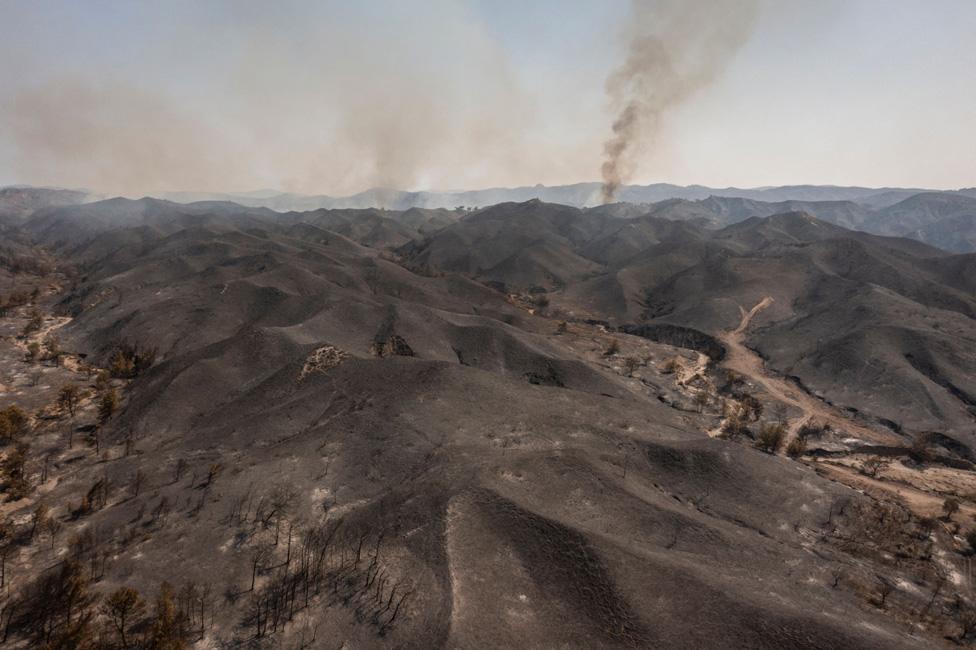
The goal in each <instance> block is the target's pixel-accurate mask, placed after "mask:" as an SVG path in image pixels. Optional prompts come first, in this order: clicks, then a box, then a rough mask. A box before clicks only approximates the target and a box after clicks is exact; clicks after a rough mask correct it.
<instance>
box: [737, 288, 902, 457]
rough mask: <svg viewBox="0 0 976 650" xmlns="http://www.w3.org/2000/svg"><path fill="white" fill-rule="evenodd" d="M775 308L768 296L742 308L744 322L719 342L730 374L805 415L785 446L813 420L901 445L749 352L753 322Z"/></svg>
mask: <svg viewBox="0 0 976 650" xmlns="http://www.w3.org/2000/svg"><path fill="white" fill-rule="evenodd" d="M771 304H773V298H772V296H766V297H765V298H763V299H762V300H760V301H759V302H758V303H756V305H755V306H754V307H753V308H752V309H750V310H749V311H746V310H745V309H743V308H742V307H739V310H740V311H741V312H742V320H741V321H740V322H739V326H738V327H736V328H735V329H734V330H727V331H725V332H722V333H721V334H719V336H718V338H719V340H720V341H722V343H723V344H725V348H726V351H727V354H726V357H725V360H724V362H723V365H724V366H725V367H726V368H729V369H730V370H734V371H735V372H737V373H739V374H741V375H744V376H746V377H748V378H749V379H751V380H753V381H754V382H755V383H757V384H759V385H760V386H762V387H763V389H764V390H765V391H766V392H767V393H769V395H770V396H771V397H773V398H774V399H776V400H779V401H780V402H783V403H784V404H787V405H789V406H792V407H793V408H795V409H797V410H799V411H801V413H802V415H800V416H799V417H797V418H794V419H792V420H791V421H790V422H789V426H788V433H787V437H786V441H785V442H784V445H788V444H789V443H790V441H791V440H792V439H793V438H794V437H795V436H796V434H797V433H798V432H799V430H800V428H801V427H802V426H803V425H804V424H806V423H807V422H810V421H812V420H816V421H817V422H818V423H819V424H821V425H823V424H829V425H830V426H831V427H832V428H834V429H836V430H839V431H844V432H846V433H848V434H849V435H852V436H857V437H859V438H863V439H865V440H871V441H874V442H878V443H884V444H901V443H900V441H899V440H897V439H896V438H894V437H893V436H891V435H887V434H884V433H881V432H878V431H875V430H874V429H870V428H868V427H865V426H862V425H860V424H857V423H856V422H853V421H852V420H850V419H849V418H847V417H845V416H844V415H843V414H841V413H840V412H838V411H837V410H835V409H833V408H832V407H830V406H829V405H827V404H825V403H823V402H821V401H820V400H818V399H817V398H815V397H813V396H812V395H810V394H808V393H805V392H803V391H802V390H801V389H800V388H798V387H797V386H795V385H793V384H792V383H790V382H789V381H788V380H786V379H784V378H782V377H777V376H775V375H772V374H770V373H769V372H768V371H767V370H766V364H765V362H764V361H763V360H762V357H760V356H759V355H758V354H756V353H755V352H753V351H752V350H751V349H749V348H748V347H747V346H746V345H745V343H744V340H745V335H746V330H748V328H749V325H750V323H751V322H752V319H753V318H755V316H756V315H757V314H759V313H760V312H761V311H762V310H764V309H766V308H767V307H769V306H770V305H771Z"/></svg>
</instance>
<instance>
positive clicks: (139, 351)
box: [108, 341, 156, 379]
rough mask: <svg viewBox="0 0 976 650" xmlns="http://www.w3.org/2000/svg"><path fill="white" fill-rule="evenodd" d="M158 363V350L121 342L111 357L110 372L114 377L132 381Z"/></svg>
mask: <svg viewBox="0 0 976 650" xmlns="http://www.w3.org/2000/svg"><path fill="white" fill-rule="evenodd" d="M155 361H156V348H153V347H148V346H142V345H139V344H138V343H130V342H129V341H120V342H119V343H117V344H116V346H115V350H114V351H113V352H112V354H111V356H110V357H109V365H108V369H109V372H110V373H111V374H112V376H113V377H118V378H120V379H132V378H134V377H137V376H139V375H140V374H142V373H143V372H145V371H146V370H148V369H149V368H150V367H151V366H152V365H153V363H154V362H155Z"/></svg>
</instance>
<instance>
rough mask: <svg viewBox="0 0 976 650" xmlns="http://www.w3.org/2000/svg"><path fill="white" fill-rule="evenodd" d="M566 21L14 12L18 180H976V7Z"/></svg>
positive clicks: (508, 12)
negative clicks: (971, 76)
mask: <svg viewBox="0 0 976 650" xmlns="http://www.w3.org/2000/svg"><path fill="white" fill-rule="evenodd" d="M569 9H571V11H568V10H567V5H565V4H564V3H556V2H551V1H549V0H546V1H544V2H540V3H534V4H533V5H532V6H523V5H521V4H517V3H509V2H486V1H483V0H471V1H461V0H437V1H436V2H430V3H422V4H421V3H416V4H408V3H394V2H371V3H362V4H356V5H350V4H349V3H341V2H326V3H319V4H316V5H309V4H306V3H303V2H297V1H294V2H285V3H278V4H276V5H275V6H274V8H270V7H263V6H250V7H244V6H241V5H238V4H229V3H220V2H218V3H208V4H206V5H201V4H200V3H191V2H177V3H171V4H169V5H168V6H167V7H160V6H156V5H154V4H151V3H111V2H110V3H104V4H100V5H97V6H95V7H91V6H80V5H77V4H74V3H63V2H53V1H52V2H38V3H18V4H13V3H12V4H9V5H7V6H6V7H5V8H4V12H5V18H6V19H7V20H6V21H5V22H6V23H7V24H8V25H16V26H17V28H16V29H12V30H8V32H7V33H6V34H5V39H4V40H3V43H2V44H0V184H8V183H28V184H34V185H51V186H61V187H85V188H88V189H92V190H94V191H97V192H100V193H105V194H123V195H129V196H136V195H143V194H154V193H155V194H158V193H160V192H163V191H173V190H197V191H210V192H224V191H248V190H255V189H260V188H265V187H271V188H274V189H276V190H282V191H292V192H301V193H310V194H320V193H325V194H330V195H348V194H353V193H355V192H359V191H362V190H364V189H366V188H370V187H396V188H398V189H407V190H414V189H433V190H460V189H474V188H484V187H497V186H519V185H534V184H536V183H544V184H547V185H558V184H566V183H574V182H585V181H594V180H598V178H597V170H598V169H599V168H600V166H601V163H605V168H604V172H605V174H604V176H605V178H604V180H606V181H608V185H607V187H608V189H609V188H611V187H612V186H613V185H614V184H615V183H618V182H625V183H638V184H640V183H648V182H655V181H668V182H677V183H681V184H688V183H706V184H708V185H712V186H728V185H737V186H757V185H767V184H768V185H778V184H792V183H834V184H851V183H856V184H863V185H871V186H909V187H918V186H925V187H934V188H955V187H963V186H970V185H972V184H973V182H972V178H971V173H970V172H971V170H972V169H973V168H976V158H974V156H976V154H974V153H973V152H974V151H976V146H974V133H973V127H972V124H973V123H974V120H972V114H971V108H969V107H971V106H973V105H976V89H974V88H973V85H972V84H960V83H950V80H953V79H956V80H958V79H963V78H966V75H967V71H968V70H970V69H971V67H972V65H974V64H976V53H974V48H973V46H972V41H971V39H970V38H969V37H968V34H969V33H971V28H972V26H973V25H974V24H976V9H974V8H973V6H972V5H971V4H970V3H966V2H946V3H943V4H942V5H940V11H939V12H927V11H926V10H925V8H924V7H923V6H921V5H915V4H911V3H904V2H899V3H893V4H886V5H885V7H884V10H883V11H881V10H879V8H878V6H877V5H874V4H872V3H869V2H855V3H840V2H827V3H818V5H817V6H816V7H814V6H810V5H807V4H805V3H775V4H767V5H766V6H764V7H763V10H762V11H758V4H757V3H756V2H752V1H750V2H748V3H740V2H736V3H726V2H710V3H708V4H702V3H676V2H663V1H648V2H638V3H636V4H633V5H632V4H631V3H630V2H629V1H625V0H615V1H611V2H586V1H583V0H579V1H578V2H574V3H571V7H569ZM935 14H938V15H939V18H938V21H937V24H936V23H933V21H935V20H936V16H935ZM784 53H788V56H784ZM799 70H802V74H800V73H798V71H799ZM864 78H871V79H873V80H874V83H872V84H870V86H871V87H868V86H867V85H865V84H864V83H863V79H864ZM604 89H605V90H606V91H607V92H606V93H605V92H604ZM607 93H608V94H607ZM935 98H938V102H937V104H938V111H939V113H940V114H939V117H938V120H935V121H933V120H931V119H930V117H929V116H930V115H931V109H932V106H933V100H934V99H935ZM611 125H616V126H615V128H614V129H613V133H612V137H611V138H610V139H609V140H608V139H607V138H608V133H609V132H610V131H611ZM605 155H606V156H609V157H605Z"/></svg>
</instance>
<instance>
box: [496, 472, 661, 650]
mask: <svg viewBox="0 0 976 650" xmlns="http://www.w3.org/2000/svg"><path fill="white" fill-rule="evenodd" d="M478 500H479V502H480V504H481V505H482V507H483V508H484V509H485V511H486V512H487V513H489V515H490V516H492V517H493V518H495V519H497V520H498V528H497V529H498V530H500V531H504V532H505V534H507V535H508V537H509V538H510V539H511V541H512V546H513V548H514V549H515V550H516V552H517V553H518V554H519V555H520V556H521V559H522V563H523V566H525V567H527V568H528V569H529V571H530V572H531V574H532V579H533V580H534V581H535V582H536V583H537V584H538V585H539V586H540V587H541V588H542V589H544V590H545V591H546V592H548V594H549V595H550V597H552V598H554V599H560V600H569V601H571V602H572V603H573V605H575V606H576V608H577V609H578V611H580V612H585V613H586V616H587V617H588V618H589V619H590V620H589V622H590V624H591V626H592V628H593V630H594V631H596V632H598V633H600V634H602V635H603V636H605V637H606V638H607V639H608V640H609V641H613V642H617V643H623V644H625V645H627V646H630V647H635V648H637V647H646V646H647V630H646V629H645V627H644V625H643V623H642V622H641V621H640V619H639V618H638V616H637V614H636V613H634V611H633V610H632V609H631V607H630V605H629V604H628V603H627V602H626V601H625V600H624V598H623V597H622V596H621V595H620V594H619V593H618V592H617V589H616V587H615V585H614V582H613V578H612V577H611V575H610V573H609V570H608V569H607V567H606V565H605V563H604V561H603V559H602V558H600V556H599V555H598V554H597V552H596V550H595V549H594V548H593V547H592V546H591V545H590V543H589V542H588V541H587V539H586V538H585V537H584V536H583V535H581V534H580V533H578V532H577V531H575V530H572V529H570V528H567V527H565V526H563V525H562V524H559V523H557V522H555V521H552V520H551V519H546V518H544V517H541V516H539V515H537V514H535V513H532V512H529V511H527V510H524V509H522V508H520V507H519V506H517V505H516V504H515V503H513V502H511V501H509V500H507V499H504V498H502V497H501V496H499V495H497V494H495V493H494V492H489V491H480V492H479V493H478Z"/></svg>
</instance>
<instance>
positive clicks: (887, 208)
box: [0, 183, 976, 253]
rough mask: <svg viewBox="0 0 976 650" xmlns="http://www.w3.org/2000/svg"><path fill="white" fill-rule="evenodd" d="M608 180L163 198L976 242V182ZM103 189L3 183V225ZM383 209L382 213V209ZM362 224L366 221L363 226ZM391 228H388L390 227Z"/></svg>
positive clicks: (290, 208) (943, 244) (965, 246)
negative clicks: (608, 189)
mask: <svg viewBox="0 0 976 650" xmlns="http://www.w3.org/2000/svg"><path fill="white" fill-rule="evenodd" d="M599 194H600V185H599V183H579V184H576V185H560V186H551V187H550V186H544V185H535V186H532V187H516V188H493V189H485V190H470V191H459V192H404V191H401V190H392V189H382V188H377V189H371V190H367V191H365V192H361V193H359V194H354V195H352V196H345V197H332V196H326V195H304V194H292V193H281V192H276V191H274V190H260V191H255V192H241V193H207V192H164V193H161V194H160V195H159V196H158V197H157V198H161V199H165V200H168V201H172V202H175V203H183V204H189V203H201V202H203V203H213V202H224V203H233V204H237V205H240V206H244V207H249V208H265V209H269V210H274V211H276V212H308V211H313V210H322V209H326V210H337V209H347V210H348V209H355V210H366V209H372V210H380V211H382V210H399V211H402V210H410V209H414V208H417V209H425V210H431V209H447V210H455V209H457V208H465V209H469V210H470V209H480V208H483V207H488V206H491V205H497V204H499V203H522V202H525V201H531V200H541V201H543V202H546V203H555V204H560V205H566V206H571V207H576V208H590V209H601V210H609V211H610V212H609V213H608V214H612V215H613V216H617V217H635V216H640V215H643V214H653V215H655V216H658V217H663V218H667V219H672V220H679V221H687V220H690V221H695V222H697V223H699V224H700V225H703V226H705V227H711V228H721V227H724V226H728V225H730V224H733V223H737V222H739V221H742V220H745V219H748V218H749V217H757V216H758V217H765V216H770V215H773V214H779V213H782V212H791V211H805V212H808V213H809V214H811V215H813V216H815V217H817V218H818V219H821V220H823V221H827V222H830V223H833V224H836V225H839V226H843V227H845V228H849V229H854V230H862V231H864V232H869V233H873V234H878V235H887V236H898V237H910V238H912V239H917V240H919V241H922V242H925V243H927V244H931V245H933V246H936V247H938V248H941V249H943V250H947V251H950V252H956V253H968V252H972V251H976V188H968V189H960V190H954V191H943V190H926V189H921V188H890V187H882V188H868V187H839V186H832V185H790V186H780V187H760V188H751V189H742V188H735V187H729V188H711V187H705V186H703V185H688V186H680V185H671V184H667V183H657V184H653V185H628V186H624V187H622V188H621V189H620V192H619V195H618V198H619V199H620V203H618V204H615V205H614V206H597V205H596V204H597V203H598V198H599ZM99 198H102V197H99V196H97V195H95V194H85V193H83V192H78V191H73V190H56V189H43V188H31V187H10V188H2V189H0V226H2V224H3V223H4V222H10V221H14V222H16V221H18V220H22V219H24V218H26V217H27V216H28V215H29V214H31V213H32V212H33V211H34V210H38V209H41V208H46V207H56V206H62V205H70V204H77V203H86V202H91V201H95V200H97V199H99ZM374 216H375V215H374ZM357 227H359V228H361V227H364V226H363V225H360V226H357ZM384 236H385V235H384Z"/></svg>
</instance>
